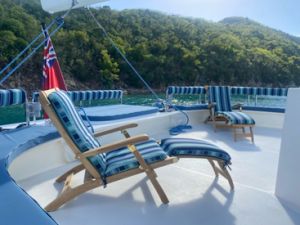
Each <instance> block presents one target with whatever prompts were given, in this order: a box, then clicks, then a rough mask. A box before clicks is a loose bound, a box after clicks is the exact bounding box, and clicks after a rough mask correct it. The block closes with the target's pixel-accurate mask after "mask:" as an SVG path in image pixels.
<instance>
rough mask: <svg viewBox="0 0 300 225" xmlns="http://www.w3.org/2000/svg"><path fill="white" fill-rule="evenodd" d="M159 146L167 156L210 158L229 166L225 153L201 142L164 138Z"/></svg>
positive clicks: (228, 158)
mask: <svg viewBox="0 0 300 225" xmlns="http://www.w3.org/2000/svg"><path fill="white" fill-rule="evenodd" d="M160 146H161V147H162V148H163V149H164V151H165V152H166V153H167V154H168V155H169V156H178V157H180V156H187V157H188V156H193V157H211V158H215V159H220V160H223V161H224V163H225V165H230V164H231V157H230V155H229V154H228V153H227V152H225V151H224V150H222V149H220V148H219V147H218V146H216V145H213V144H210V143H208V142H206V141H203V140H195V139H190V138H166V139H163V140H162V141H161V144H160Z"/></svg>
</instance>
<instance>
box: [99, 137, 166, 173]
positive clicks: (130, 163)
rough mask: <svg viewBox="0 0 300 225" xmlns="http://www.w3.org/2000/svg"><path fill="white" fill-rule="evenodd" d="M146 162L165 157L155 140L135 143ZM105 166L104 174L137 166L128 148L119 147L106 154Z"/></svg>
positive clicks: (156, 160) (119, 171) (149, 162)
mask: <svg viewBox="0 0 300 225" xmlns="http://www.w3.org/2000/svg"><path fill="white" fill-rule="evenodd" d="M136 148H137V150H138V151H139V152H140V153H141V155H142V157H143V158H144V159H145V161H146V163H148V164H151V163H155V162H158V161H161V160H164V159H166V158H167V154H166V153H165V152H164V151H163V149H162V148H161V147H160V146H159V145H158V144H157V143H156V141H155V140H149V141H146V142H142V143H139V144H137V145H136ZM106 161H107V168H106V172H105V175H106V176H112V175H114V174H118V173H121V172H125V171H128V170H130V169H135V168H137V167H139V163H138V161H137V160H136V158H135V156H134V155H133V153H132V152H130V150H129V149H128V148H121V149H118V150H116V151H113V152H109V153H107V154H106Z"/></svg>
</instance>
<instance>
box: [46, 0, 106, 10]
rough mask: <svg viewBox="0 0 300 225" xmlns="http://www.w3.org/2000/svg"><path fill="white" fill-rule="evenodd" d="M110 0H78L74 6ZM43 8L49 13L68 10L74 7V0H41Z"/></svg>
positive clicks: (78, 6)
mask: <svg viewBox="0 0 300 225" xmlns="http://www.w3.org/2000/svg"><path fill="white" fill-rule="evenodd" d="M106 1H108V0H76V1H75V2H76V5H75V6H74V8H80V7H84V6H88V5H92V4H95V3H99V2H106ZM41 4H42V8H43V10H45V11H47V12H49V13H56V12H61V11H65V10H68V9H70V8H71V7H72V4H73V0H41Z"/></svg>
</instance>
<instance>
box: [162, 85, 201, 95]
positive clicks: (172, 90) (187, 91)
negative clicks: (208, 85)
mask: <svg viewBox="0 0 300 225" xmlns="http://www.w3.org/2000/svg"><path fill="white" fill-rule="evenodd" d="M205 93H206V89H205V87H203V86H169V87H168V88H167V95H174V94H176V95H200V94H205Z"/></svg>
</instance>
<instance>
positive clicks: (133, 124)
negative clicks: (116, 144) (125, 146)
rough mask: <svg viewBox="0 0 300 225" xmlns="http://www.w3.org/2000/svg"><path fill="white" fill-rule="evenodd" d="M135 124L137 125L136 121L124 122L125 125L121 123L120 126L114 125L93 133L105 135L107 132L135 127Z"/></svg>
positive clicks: (97, 135) (95, 135) (98, 135)
mask: <svg viewBox="0 0 300 225" xmlns="http://www.w3.org/2000/svg"><path fill="white" fill-rule="evenodd" d="M137 126H138V125H137V124H136V123H129V124H125V125H122V126H119V127H114V128H111V129H107V130H104V131H99V132H96V133H95V134H94V137H100V136H104V135H107V134H111V133H115V132H117V131H123V130H126V129H128V128H134V127H137Z"/></svg>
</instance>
